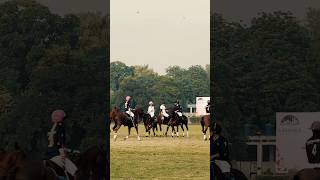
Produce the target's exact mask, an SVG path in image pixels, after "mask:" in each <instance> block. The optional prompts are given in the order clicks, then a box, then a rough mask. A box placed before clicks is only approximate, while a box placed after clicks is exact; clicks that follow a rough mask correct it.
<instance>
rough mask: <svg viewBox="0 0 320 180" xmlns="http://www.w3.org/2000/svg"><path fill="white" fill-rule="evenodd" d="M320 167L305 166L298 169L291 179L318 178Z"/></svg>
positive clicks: (312, 179)
mask: <svg viewBox="0 0 320 180" xmlns="http://www.w3.org/2000/svg"><path fill="white" fill-rule="evenodd" d="M319 179H320V168H306V169H302V170H300V171H298V172H297V173H296V174H295V175H294V177H293V180H319Z"/></svg>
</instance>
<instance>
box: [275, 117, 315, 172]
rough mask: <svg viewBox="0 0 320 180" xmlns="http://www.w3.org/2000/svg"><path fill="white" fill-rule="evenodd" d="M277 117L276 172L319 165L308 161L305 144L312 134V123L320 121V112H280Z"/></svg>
mask: <svg viewBox="0 0 320 180" xmlns="http://www.w3.org/2000/svg"><path fill="white" fill-rule="evenodd" d="M276 119H277V122H276V123H277V124H276V128H277V130H276V141H277V142H276V149H277V151H276V172H277V173H288V170H290V169H295V170H301V169H304V168H312V167H319V166H320V165H319V164H310V163H309V162H308V158H307V153H306V148H305V146H306V142H307V140H308V139H309V138H310V137H311V136H312V131H311V129H310V127H311V124H312V123H313V122H314V121H320V112H303V113H299V112H290V113H289V112H288V113H287V112H279V113H277V114H276Z"/></svg>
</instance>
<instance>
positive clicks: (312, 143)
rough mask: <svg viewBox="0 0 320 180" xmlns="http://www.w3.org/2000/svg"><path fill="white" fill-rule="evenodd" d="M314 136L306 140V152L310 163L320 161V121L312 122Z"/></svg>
mask: <svg viewBox="0 0 320 180" xmlns="http://www.w3.org/2000/svg"><path fill="white" fill-rule="evenodd" d="M310 129H311V130H312V137H311V138H309V139H308V140H307V142H306V152H307V157H308V161H309V163H312V164H319V163H320V151H319V150H320V121H315V122H313V123H312V124H311V128H310Z"/></svg>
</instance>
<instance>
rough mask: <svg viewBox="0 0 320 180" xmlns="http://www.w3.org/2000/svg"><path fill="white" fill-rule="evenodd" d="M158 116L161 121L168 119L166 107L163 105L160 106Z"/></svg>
mask: <svg viewBox="0 0 320 180" xmlns="http://www.w3.org/2000/svg"><path fill="white" fill-rule="evenodd" d="M160 114H161V115H162V117H161V119H162V120H163V119H164V117H166V118H168V117H169V114H168V113H167V111H166V106H165V105H164V104H161V106H160Z"/></svg>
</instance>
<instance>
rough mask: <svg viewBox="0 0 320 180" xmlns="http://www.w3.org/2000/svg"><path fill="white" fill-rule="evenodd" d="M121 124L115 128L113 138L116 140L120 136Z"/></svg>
mask: <svg viewBox="0 0 320 180" xmlns="http://www.w3.org/2000/svg"><path fill="white" fill-rule="evenodd" d="M120 127H121V124H118V125H117V127H116V128H115V129H114V131H113V132H114V135H113V140H114V141H116V140H117V136H118V130H119V129H120Z"/></svg>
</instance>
